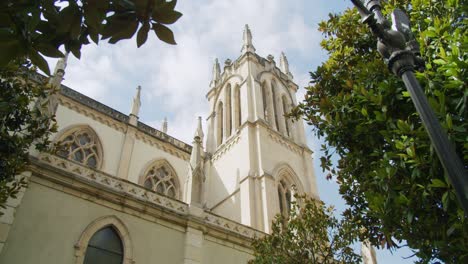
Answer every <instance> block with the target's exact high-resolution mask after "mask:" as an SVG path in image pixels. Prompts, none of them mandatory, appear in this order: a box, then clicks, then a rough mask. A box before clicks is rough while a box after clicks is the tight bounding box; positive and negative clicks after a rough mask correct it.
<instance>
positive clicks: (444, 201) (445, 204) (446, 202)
mask: <svg viewBox="0 0 468 264" xmlns="http://www.w3.org/2000/svg"><path fill="white" fill-rule="evenodd" d="M448 197H449V191H446V192H445V193H444V194H443V195H442V205H443V207H444V211H446V212H447V209H448V206H449V199H448Z"/></svg>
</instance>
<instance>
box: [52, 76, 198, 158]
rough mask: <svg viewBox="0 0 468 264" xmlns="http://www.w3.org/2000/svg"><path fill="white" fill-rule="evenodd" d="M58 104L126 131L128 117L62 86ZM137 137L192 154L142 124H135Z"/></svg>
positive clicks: (170, 138) (173, 140) (186, 146)
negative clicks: (148, 138)
mask: <svg viewBox="0 0 468 264" xmlns="http://www.w3.org/2000/svg"><path fill="white" fill-rule="evenodd" d="M60 95H61V96H60V97H59V102H60V104H62V105H63V106H65V107H67V108H69V109H71V110H74V111H75V112H77V113H80V114H83V115H85V116H87V117H90V118H92V119H93V120H96V121H98V122H100V123H102V124H105V125H107V126H109V127H112V128H114V129H116V130H118V131H120V132H122V133H125V132H126V131H127V126H128V122H129V120H130V117H129V116H127V115H125V114H123V113H121V112H119V111H117V110H115V109H112V108H110V107H108V106H106V105H104V104H102V103H100V102H98V101H96V100H93V99H91V98H89V97H87V96H85V95H83V94H81V93H79V92H77V91H75V90H73V89H70V88H68V87H66V86H64V85H62V87H61V90H60ZM136 128H137V133H136V134H137V135H138V134H145V135H147V136H149V137H152V138H154V139H156V140H159V141H162V142H164V143H167V144H168V145H171V146H172V147H175V148H176V149H178V150H180V151H181V152H185V153H187V154H188V155H189V156H190V153H191V152H192V146H190V145H189V144H187V143H184V142H182V141H180V140H178V139H176V138H173V137H171V136H169V135H168V134H166V133H163V132H161V131H159V130H157V129H155V128H153V127H150V126H148V125H146V124H144V123H142V122H138V123H137V126H136Z"/></svg>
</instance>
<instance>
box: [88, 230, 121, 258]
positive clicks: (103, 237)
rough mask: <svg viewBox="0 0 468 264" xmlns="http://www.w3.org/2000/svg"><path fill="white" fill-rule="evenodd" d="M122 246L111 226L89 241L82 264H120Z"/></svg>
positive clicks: (98, 232) (97, 233)
mask: <svg viewBox="0 0 468 264" xmlns="http://www.w3.org/2000/svg"><path fill="white" fill-rule="evenodd" d="M122 262H123V245H122V240H121V239H120V236H119V234H118V233H117V232H116V231H115V229H114V228H113V227H112V226H107V227H104V228H102V229H100V230H99V231H97V232H96V233H95V234H94V235H93V236H92V237H91V239H90V240H89V243H88V247H87V248H86V255H85V258H84V264H102V263H106V264H122Z"/></svg>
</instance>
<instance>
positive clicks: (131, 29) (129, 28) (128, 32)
mask: <svg viewBox="0 0 468 264" xmlns="http://www.w3.org/2000/svg"><path fill="white" fill-rule="evenodd" d="M137 28H138V21H137V20H134V19H132V20H130V21H128V23H126V24H125V26H124V27H122V28H121V29H120V30H119V31H118V32H117V33H115V34H114V35H113V36H112V37H111V39H109V43H112V44H114V43H116V42H118V41H119V40H122V39H129V38H131V37H133V35H134V34H135V31H136V30H137Z"/></svg>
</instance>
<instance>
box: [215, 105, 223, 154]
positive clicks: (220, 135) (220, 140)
mask: <svg viewBox="0 0 468 264" xmlns="http://www.w3.org/2000/svg"><path fill="white" fill-rule="evenodd" d="M216 115H217V117H218V118H217V123H218V124H217V130H218V133H217V143H218V146H219V145H221V144H222V143H223V103H222V102H219V104H218V111H217V113H216Z"/></svg>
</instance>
